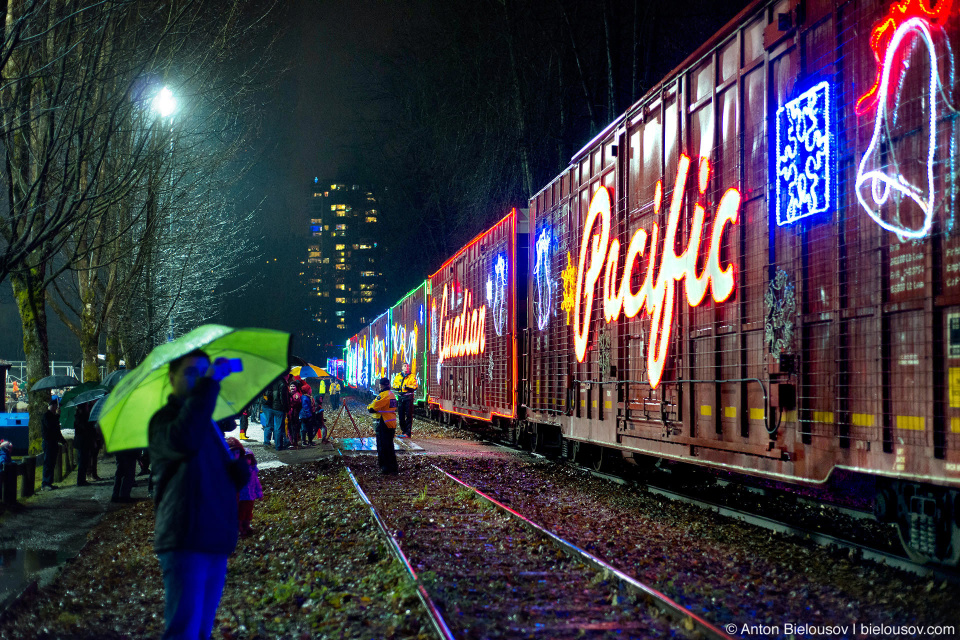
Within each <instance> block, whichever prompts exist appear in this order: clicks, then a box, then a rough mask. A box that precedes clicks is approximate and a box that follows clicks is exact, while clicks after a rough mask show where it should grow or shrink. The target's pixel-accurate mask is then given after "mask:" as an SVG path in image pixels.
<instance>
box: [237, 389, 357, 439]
mask: <svg viewBox="0 0 960 640" xmlns="http://www.w3.org/2000/svg"><path fill="white" fill-rule="evenodd" d="M328 392H329V397H330V402H331V405H332V406H334V407H338V406H340V383H339V382H338V381H337V380H332V381H330V382H329V384H328V383H327V381H326V380H323V379H321V380H320V382H319V384H318V386H317V389H316V390H314V389H313V388H312V387H311V386H310V385H309V384H308V383H307V382H306V380H301V379H300V378H298V377H296V376H293V375H291V374H286V375H283V376H280V377H279V378H277V379H276V380H274V381H273V383H271V384H270V386H269V387H267V389H266V391H265V392H264V394H263V396H262V397H261V398H259V413H260V424H261V425H263V444H264V446H267V445H269V444H270V443H271V442H273V443H274V447H275V448H276V450H277V451H283V450H284V449H287V448H294V449H299V448H300V447H312V446H314V440H315V439H316V438H319V439H320V442H321V443H323V444H326V443H327V442H328V440H327V423H326V419H325V418H324V406H323V405H324V402H323V399H324V397H325V396H326V395H327V394H328ZM255 407H256V405H254V408H253V409H254V410H255ZM242 422H243V416H241V426H240V439H241V440H243V439H246V438H247V435H246V429H245V428H244V425H243V423H242Z"/></svg>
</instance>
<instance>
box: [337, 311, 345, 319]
mask: <svg viewBox="0 0 960 640" xmlns="http://www.w3.org/2000/svg"><path fill="white" fill-rule="evenodd" d="M346 313H347V312H346V311H337V312H336V314H337V316H338V317H340V318H342V317H343V316H344V315H345V314H346Z"/></svg>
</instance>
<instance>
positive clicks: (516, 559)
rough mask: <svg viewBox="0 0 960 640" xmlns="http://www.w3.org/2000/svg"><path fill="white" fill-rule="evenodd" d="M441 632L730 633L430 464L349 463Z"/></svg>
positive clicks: (515, 635)
mask: <svg viewBox="0 0 960 640" xmlns="http://www.w3.org/2000/svg"><path fill="white" fill-rule="evenodd" d="M348 473H349V475H350V478H351V480H352V481H353V484H354V487H355V488H356V490H357V492H358V494H359V495H360V497H361V499H362V500H363V501H364V502H365V503H366V504H367V505H368V506H369V507H370V510H371V512H372V514H373V517H374V519H375V520H376V522H377V524H378V525H379V527H380V529H381V531H382V533H383V535H384V537H385V539H386V541H387V546H388V547H389V548H390V549H391V550H392V551H393V553H394V555H395V556H396V557H397V558H398V559H399V560H400V561H401V562H402V563H403V565H404V566H405V567H406V570H407V572H408V574H409V575H410V577H411V578H412V579H413V580H414V582H415V583H416V585H417V592H418V595H419V596H420V599H421V601H423V603H424V605H425V607H426V609H427V611H428V613H429V615H430V617H431V623H432V625H433V628H434V630H435V631H436V633H437V635H438V636H439V637H441V638H455V637H456V638H520V637H530V636H531V635H533V636H535V637H549V638H561V639H562V638H582V637H584V636H585V635H586V636H590V637H605V636H610V637H617V638H623V637H634V638H650V637H661V636H663V637H665V636H669V635H675V634H676V633H677V632H679V633H680V634H681V635H686V636H688V637H692V638H724V639H727V638H729V636H728V635H727V634H725V633H724V632H723V631H721V630H719V629H718V628H716V627H714V626H713V625H712V624H711V623H709V622H707V621H706V620H704V619H703V618H701V617H699V616H697V615H696V614H693V613H691V612H690V611H688V610H686V609H685V608H683V607H682V606H681V605H679V604H677V603H676V602H674V601H673V600H671V599H669V598H667V597H666V596H664V595H663V594H661V593H659V592H658V591H656V590H655V589H652V588H650V587H648V586H647V585H644V584H642V583H640V582H639V581H637V580H636V579H634V578H631V577H630V576H627V575H625V574H623V573H622V572H620V571H618V570H616V569H614V568H613V567H611V566H610V565H608V564H606V563H605V562H603V561H602V560H600V559H599V558H596V557H595V556H593V555H591V554H590V553H588V552H586V551H584V550H583V549H580V548H578V547H576V546H575V545H572V544H570V543H569V542H567V541H566V540H563V539H562V538H560V537H559V536H557V535H556V534H554V533H552V532H550V531H547V530H545V529H544V528H542V527H540V526H539V525H537V524H536V523H534V522H532V521H531V520H529V519H528V518H526V517H524V516H523V515H521V514H519V513H517V512H516V511H513V510H512V509H510V508H508V507H506V506H505V505H502V504H500V503H499V502H497V501H496V500H494V499H493V498H491V497H489V496H487V495H485V494H483V493H481V492H479V491H477V490H476V489H474V488H473V487H471V486H469V485H468V484H467V483H465V482H464V481H462V480H461V479H459V478H457V477H455V476H453V475H451V474H449V473H447V472H445V471H443V470H441V469H440V468H439V467H436V466H435V465H432V464H429V463H428V462H426V461H424V462H422V463H418V464H417V465H415V467H414V468H413V469H407V470H405V474H404V476H403V479H402V480H400V479H398V478H395V477H380V476H379V475H378V474H377V473H376V466H375V464H374V463H373V460H366V461H364V460H358V461H357V463H355V464H354V468H353V470H351V469H350V468H348Z"/></svg>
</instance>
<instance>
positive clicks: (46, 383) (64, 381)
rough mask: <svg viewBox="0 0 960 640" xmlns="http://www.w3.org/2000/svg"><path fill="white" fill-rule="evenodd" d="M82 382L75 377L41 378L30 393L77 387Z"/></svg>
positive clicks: (31, 388)
mask: <svg viewBox="0 0 960 640" xmlns="http://www.w3.org/2000/svg"><path fill="white" fill-rule="evenodd" d="M78 384H80V381H79V380H77V379H76V378H74V377H73V376H47V377H46V378H40V379H39V380H37V382H36V383H35V384H34V385H33V386H32V387H30V391H43V390H45V389H62V388H64V387H75V386H77V385H78Z"/></svg>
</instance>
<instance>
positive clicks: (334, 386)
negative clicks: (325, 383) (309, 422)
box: [328, 380, 340, 410]
mask: <svg viewBox="0 0 960 640" xmlns="http://www.w3.org/2000/svg"><path fill="white" fill-rule="evenodd" d="M328 391H329V392H330V402H329V403H328V404H329V406H330V407H331V409H332V410H336V409H339V408H340V383H339V382H337V381H336V380H333V381H331V382H330V388H329V389H328Z"/></svg>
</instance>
